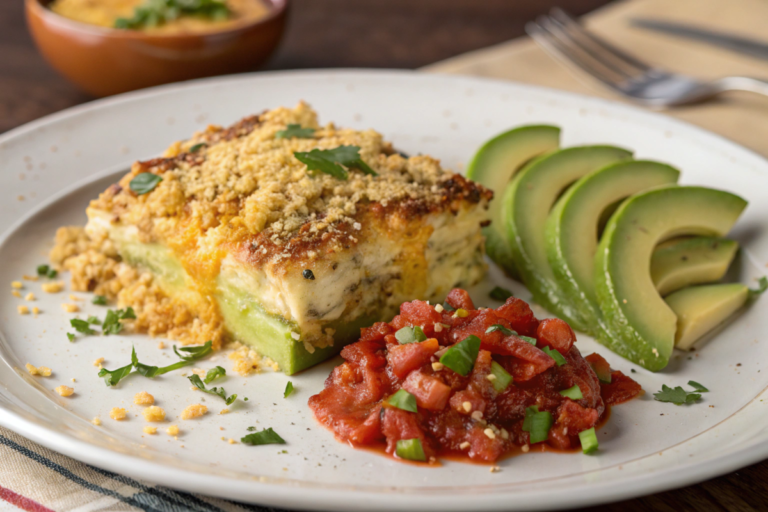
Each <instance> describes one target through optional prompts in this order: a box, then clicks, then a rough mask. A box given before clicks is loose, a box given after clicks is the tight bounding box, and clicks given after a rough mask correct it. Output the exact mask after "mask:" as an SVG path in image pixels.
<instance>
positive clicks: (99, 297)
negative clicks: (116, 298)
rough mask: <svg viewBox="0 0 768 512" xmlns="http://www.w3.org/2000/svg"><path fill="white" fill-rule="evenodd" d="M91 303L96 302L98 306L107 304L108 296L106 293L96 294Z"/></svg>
mask: <svg viewBox="0 0 768 512" xmlns="http://www.w3.org/2000/svg"><path fill="white" fill-rule="evenodd" d="M91 303H92V304H96V305H97V306H106V305H107V298H106V297H105V296H104V295H96V296H94V297H93V300H92V301H91Z"/></svg>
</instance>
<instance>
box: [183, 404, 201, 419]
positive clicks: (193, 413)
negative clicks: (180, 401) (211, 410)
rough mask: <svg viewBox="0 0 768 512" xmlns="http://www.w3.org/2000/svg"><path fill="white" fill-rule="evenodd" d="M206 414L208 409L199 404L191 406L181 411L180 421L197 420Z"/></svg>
mask: <svg viewBox="0 0 768 512" xmlns="http://www.w3.org/2000/svg"><path fill="white" fill-rule="evenodd" d="M207 412H208V407H206V406H204V405H201V404H192V405H190V406H189V407H187V408H186V409H184V410H183V411H181V419H183V420H191V419H194V418H199V417H200V416H203V415H204V414H206V413H207Z"/></svg>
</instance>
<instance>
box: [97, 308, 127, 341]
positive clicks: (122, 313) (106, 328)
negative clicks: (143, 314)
mask: <svg viewBox="0 0 768 512" xmlns="http://www.w3.org/2000/svg"><path fill="white" fill-rule="evenodd" d="M135 318H136V313H134V312H133V308H132V307H130V306H129V307H127V308H125V309H118V310H117V311H113V310H111V309H108V310H107V316H106V317H104V323H103V324H102V326H101V332H103V333H104V334H118V333H119V332H120V331H122V330H123V324H121V323H120V320H131V319H135Z"/></svg>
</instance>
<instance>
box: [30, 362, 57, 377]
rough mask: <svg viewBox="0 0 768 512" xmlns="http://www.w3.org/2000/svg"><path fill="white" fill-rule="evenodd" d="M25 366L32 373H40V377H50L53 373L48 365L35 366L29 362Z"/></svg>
mask: <svg viewBox="0 0 768 512" xmlns="http://www.w3.org/2000/svg"><path fill="white" fill-rule="evenodd" d="M25 368H26V369H27V371H28V372H29V374H30V375H39V376H40V377H50V376H51V373H53V372H52V371H51V369H50V368H48V367H47V366H38V367H35V366H33V365H31V364H29V363H27V364H26V365H25Z"/></svg>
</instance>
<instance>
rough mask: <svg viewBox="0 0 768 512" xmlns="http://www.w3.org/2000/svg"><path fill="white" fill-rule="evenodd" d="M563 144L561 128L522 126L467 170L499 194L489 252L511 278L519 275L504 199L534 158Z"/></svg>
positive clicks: (490, 145)
mask: <svg viewBox="0 0 768 512" xmlns="http://www.w3.org/2000/svg"><path fill="white" fill-rule="evenodd" d="M559 145H560V128H557V127H555V126H544V125H540V126H521V127H519V128H515V129H513V130H509V131H506V132H504V133H502V134H499V135H497V136H496V137H494V138H492V139H491V140H489V141H488V142H486V143H485V144H483V145H482V147H481V148H480V149H479V150H478V151H477V153H475V156H474V157H473V158H472V161H471V162H470V164H469V167H468V168H467V177H468V178H469V179H471V180H474V181H476V182H478V183H480V184H481V185H483V186H485V187H487V188H489V189H491V190H493V191H494V193H495V194H496V199H495V201H491V206H490V209H489V212H488V213H489V217H490V219H491V224H490V225H489V226H487V227H486V228H484V230H483V234H484V235H485V250H486V253H487V254H488V256H489V257H490V258H491V259H492V260H493V261H494V262H495V263H496V264H497V265H498V266H499V267H501V268H502V269H503V270H504V272H506V273H507V274H508V275H509V276H511V277H513V278H515V279H517V278H519V275H518V273H517V269H516V268H515V264H514V262H513V260H512V254H511V252H510V249H509V240H508V239H507V231H506V229H505V227H504V219H503V218H502V217H501V196H502V194H503V193H504V189H506V187H507V185H508V184H509V182H510V180H511V179H512V177H513V176H514V175H515V173H516V172H518V171H519V170H520V168H521V167H522V166H523V165H525V163H527V162H528V161H529V160H531V159H532V158H534V157H536V156H539V155H541V154H543V153H547V152H549V151H552V150H555V149H557V148H558V147H559Z"/></svg>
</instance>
